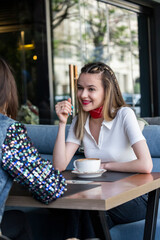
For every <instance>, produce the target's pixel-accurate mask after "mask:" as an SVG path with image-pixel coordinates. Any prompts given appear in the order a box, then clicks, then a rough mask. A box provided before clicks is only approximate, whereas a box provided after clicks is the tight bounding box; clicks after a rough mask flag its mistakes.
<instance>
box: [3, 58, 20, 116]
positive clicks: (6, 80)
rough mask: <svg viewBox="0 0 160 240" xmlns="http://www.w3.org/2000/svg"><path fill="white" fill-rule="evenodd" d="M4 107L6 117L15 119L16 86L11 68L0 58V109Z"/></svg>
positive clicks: (16, 105)
mask: <svg viewBox="0 0 160 240" xmlns="http://www.w3.org/2000/svg"><path fill="white" fill-rule="evenodd" d="M4 107H6V109H5V111H6V114H7V115H8V116H10V117H11V118H13V119H16V116H17V111H18V95H17V86H16V82H15V79H14V76H13V74H12V70H11V67H10V66H9V65H8V64H7V63H6V61H5V60H4V59H2V58H1V57H0V108H1V110H3V109H4Z"/></svg>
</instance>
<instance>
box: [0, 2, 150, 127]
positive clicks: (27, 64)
mask: <svg viewBox="0 0 160 240" xmlns="http://www.w3.org/2000/svg"><path fill="white" fill-rule="evenodd" d="M110 2H111V3H114V5H113V4H107V3H105V1H97V0H78V1H77V0H70V1H69V0H68V1H66V0H56V1H55V0H34V1H32V0H24V1H18V0H6V1H2V3H1V9H0V35H1V36H0V53H1V56H2V57H4V58H5V59H6V60H7V61H8V62H9V63H10V65H11V66H12V67H13V69H14V75H15V79H16V82H17V87H18V92H19V114H18V120H20V121H21V122H23V123H31V124H57V123H58V118H57V116H56V114H55V109H54V106H55V104H56V102H58V101H62V100H64V99H68V98H69V97H70V96H71V88H70V79H69V65H70V64H73V65H75V66H77V69H78V73H79V72H80V69H81V67H82V66H83V65H84V64H85V63H87V62H91V61H102V62H105V63H106V64H108V65H109V66H111V68H113V70H114V72H115V73H116V76H117V79H118V82H119V85H120V88H121V91H122V93H123V97H124V100H125V101H126V103H128V104H129V105H131V106H132V108H133V109H134V111H135V113H136V115H137V116H140V115H141V89H142V87H141V83H142V82H141V81H140V60H139V59H140V56H139V48H140V46H139V38H138V31H139V29H138V19H139V12H138V11H135V10H133V9H132V8H130V9H129V8H127V9H126V8H125V6H124V7H123V3H122V4H121V6H120V4H119V6H117V5H116V2H117V1H110ZM119 2H120V1H119ZM144 18H145V16H144ZM146 22H147V21H146ZM143 38H144V39H145V41H146V38H147V34H146V36H143ZM70 122H71V118H69V123H70Z"/></svg>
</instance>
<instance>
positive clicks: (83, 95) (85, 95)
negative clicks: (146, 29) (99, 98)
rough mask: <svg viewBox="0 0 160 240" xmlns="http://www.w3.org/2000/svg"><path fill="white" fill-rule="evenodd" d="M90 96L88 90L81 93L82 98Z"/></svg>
mask: <svg viewBox="0 0 160 240" xmlns="http://www.w3.org/2000/svg"><path fill="white" fill-rule="evenodd" d="M87 96H88V92H87V90H86V89H84V90H83V91H82V92H81V97H82V98H84V97H87Z"/></svg>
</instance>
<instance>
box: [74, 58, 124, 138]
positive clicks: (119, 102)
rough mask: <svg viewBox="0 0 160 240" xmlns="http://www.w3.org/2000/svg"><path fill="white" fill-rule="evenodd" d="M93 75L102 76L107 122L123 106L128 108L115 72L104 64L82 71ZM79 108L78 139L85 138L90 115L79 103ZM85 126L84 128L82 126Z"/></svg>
mask: <svg viewBox="0 0 160 240" xmlns="http://www.w3.org/2000/svg"><path fill="white" fill-rule="evenodd" d="M84 73H91V74H98V73H100V74H101V80H102V84H103V87H104V91H105V99H104V105H103V116H104V119H105V120H108V117H109V118H110V119H113V118H115V116H116V114H117V111H118V110H119V108H121V107H122V106H126V103H125V101H124V100H123V97H122V93H121V90H120V87H119V84H118V81H117V79H116V76H115V74H114V72H113V70H112V69H111V68H110V67H109V66H108V65H106V64H104V63H102V62H93V63H88V64H86V65H84V67H82V69H81V73H80V76H79V78H80V77H81V74H84ZM77 106H78V120H77V122H76V125H75V133H76V136H77V138H79V139H82V138H83V131H82V129H83V126H84V124H85V121H86V118H87V116H88V113H86V112H84V111H83V109H82V107H81V105H80V103H79V102H78V101H77ZM82 125H83V126H82Z"/></svg>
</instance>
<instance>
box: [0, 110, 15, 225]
mask: <svg viewBox="0 0 160 240" xmlns="http://www.w3.org/2000/svg"><path fill="white" fill-rule="evenodd" d="M12 123H14V120H12V119H10V118H8V117H6V116H4V115H3V114H0V146H1V148H0V161H1V162H2V144H3V142H4V140H5V138H6V133H7V129H8V127H9V126H10V125H11V124H12ZM12 183H13V179H12V178H11V177H10V176H9V174H8V173H7V172H5V171H4V170H3V169H2V167H1V165H0V222H1V220H2V216H3V212H4V207H5V202H6V200H7V197H8V194H9V191H10V189H11V186H12Z"/></svg>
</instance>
